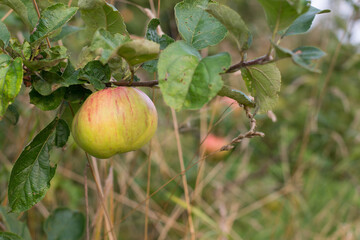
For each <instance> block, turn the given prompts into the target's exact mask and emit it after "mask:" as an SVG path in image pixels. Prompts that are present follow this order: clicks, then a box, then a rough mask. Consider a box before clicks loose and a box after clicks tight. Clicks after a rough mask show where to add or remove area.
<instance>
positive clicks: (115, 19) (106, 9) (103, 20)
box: [79, 0, 128, 35]
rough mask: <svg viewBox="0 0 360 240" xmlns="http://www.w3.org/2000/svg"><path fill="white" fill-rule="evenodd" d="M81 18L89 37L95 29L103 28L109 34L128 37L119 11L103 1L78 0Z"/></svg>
mask: <svg viewBox="0 0 360 240" xmlns="http://www.w3.org/2000/svg"><path fill="white" fill-rule="evenodd" d="M79 7H80V11H81V18H82V19H83V20H84V22H85V24H86V26H87V28H88V30H89V32H90V35H92V34H93V33H94V32H95V31H96V30H97V29H99V28H104V29H105V30H107V31H109V32H110V33H111V34H116V33H120V34H123V35H128V32H127V30H126V25H125V23H124V20H123V18H122V16H121V14H120V13H119V11H118V10H117V9H116V8H115V7H114V6H112V5H111V4H109V3H106V2H105V1H103V0H79Z"/></svg>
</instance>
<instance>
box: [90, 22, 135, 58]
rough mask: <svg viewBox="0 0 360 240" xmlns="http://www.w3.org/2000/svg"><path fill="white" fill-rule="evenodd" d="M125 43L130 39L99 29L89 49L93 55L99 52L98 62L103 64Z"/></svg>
mask: <svg viewBox="0 0 360 240" xmlns="http://www.w3.org/2000/svg"><path fill="white" fill-rule="evenodd" d="M127 41H130V38H128V37H126V36H123V35H121V34H119V33H116V34H115V35H113V34H111V33H110V32H109V31H106V30H105V29H103V28H100V29H98V30H97V31H96V32H95V34H94V38H93V40H92V43H91V46H90V49H91V50H92V51H94V52H95V53H97V51H100V53H99V54H97V55H100V56H101V57H100V61H101V62H102V63H103V64H105V63H107V62H108V60H109V58H110V56H111V55H112V54H113V52H114V50H115V49H116V48H118V47H119V46H120V45H121V44H123V43H125V42H127Z"/></svg>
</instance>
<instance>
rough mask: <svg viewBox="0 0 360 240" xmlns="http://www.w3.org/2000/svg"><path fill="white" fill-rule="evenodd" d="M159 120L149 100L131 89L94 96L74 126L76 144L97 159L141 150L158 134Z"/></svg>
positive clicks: (109, 90)
mask: <svg viewBox="0 0 360 240" xmlns="http://www.w3.org/2000/svg"><path fill="white" fill-rule="evenodd" d="M157 122H158V116H157V111H156V108H155V106H154V104H153V102H152V101H151V100H150V98H149V97H148V96H147V95H146V94H145V93H143V92H142V91H140V90H138V89H136V88H132V87H116V88H107V89H103V90H100V91H98V92H95V93H93V94H91V95H90V96H89V97H88V98H87V99H86V101H85V102H84V104H83V105H82V106H81V108H80V109H79V111H78V112H77V113H76V115H75V117H74V120H73V123H72V135H73V137H74V139H75V142H76V143H77V144H78V145H79V146H80V147H81V148H82V149H84V150H85V151H86V152H88V153H89V154H91V155H92V156H94V157H97V158H101V159H104V158H109V157H111V156H113V155H115V154H117V153H124V152H129V151H133V150H136V149H139V148H141V147H142V146H143V145H145V144H146V143H147V142H148V141H150V139H151V138H152V137H153V135H154V134H155V131H156V128H157Z"/></svg>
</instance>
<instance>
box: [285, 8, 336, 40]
mask: <svg viewBox="0 0 360 240" xmlns="http://www.w3.org/2000/svg"><path fill="white" fill-rule="evenodd" d="M328 12H330V10H320V9H317V8H315V7H313V6H310V8H309V10H308V11H307V12H306V13H304V14H303V15H301V16H300V17H298V18H297V19H296V20H295V21H294V22H293V23H292V24H291V26H290V27H289V28H288V29H287V30H286V31H285V33H284V34H283V35H282V37H285V36H290V35H296V34H301V33H306V32H307V31H308V30H309V29H310V27H311V24H312V22H313V21H314V18H315V15H316V14H322V13H328Z"/></svg>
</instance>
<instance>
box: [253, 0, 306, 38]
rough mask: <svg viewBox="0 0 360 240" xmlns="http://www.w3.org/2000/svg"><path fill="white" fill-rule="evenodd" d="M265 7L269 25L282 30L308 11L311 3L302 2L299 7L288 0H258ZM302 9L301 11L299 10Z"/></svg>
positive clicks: (272, 28) (273, 28)
mask: <svg viewBox="0 0 360 240" xmlns="http://www.w3.org/2000/svg"><path fill="white" fill-rule="evenodd" d="M258 1H259V2H260V4H261V5H262V7H263V8H264V11H265V14H266V19H267V22H268V25H269V27H270V29H271V30H272V31H274V30H276V32H278V31H281V30H283V29H286V28H287V27H289V26H290V25H291V24H292V23H293V22H294V21H295V19H297V18H298V17H299V16H300V15H302V14H303V13H305V12H307V10H308V9H309V5H308V4H307V2H303V3H302V7H301V8H299V6H297V4H295V3H294V2H291V1H288V0H258ZM299 9H301V10H302V11H301V12H299V11H298V10H299Z"/></svg>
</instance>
